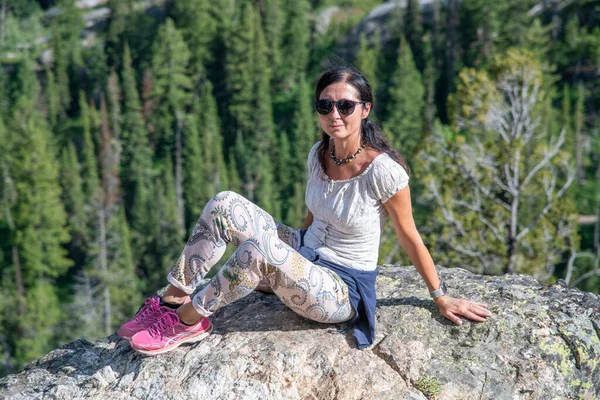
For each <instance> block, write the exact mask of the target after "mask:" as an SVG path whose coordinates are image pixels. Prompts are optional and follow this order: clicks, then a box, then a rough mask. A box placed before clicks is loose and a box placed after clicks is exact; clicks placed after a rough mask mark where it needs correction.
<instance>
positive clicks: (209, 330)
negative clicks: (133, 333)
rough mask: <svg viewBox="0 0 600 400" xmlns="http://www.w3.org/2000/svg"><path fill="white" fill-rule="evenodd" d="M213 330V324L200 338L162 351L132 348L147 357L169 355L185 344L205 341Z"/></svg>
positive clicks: (195, 337)
mask: <svg viewBox="0 0 600 400" xmlns="http://www.w3.org/2000/svg"><path fill="white" fill-rule="evenodd" d="M212 329H213V327H212V324H211V326H210V328H209V329H208V330H206V331H204V332H202V333H201V334H199V335H198V336H194V337H191V338H188V339H185V340H182V341H180V342H176V343H173V344H171V345H169V346H165V347H163V348H162V349H157V350H142V349H136V348H133V346H132V348H133V350H135V351H136V352H138V353H140V354H143V355H146V356H155V355H157V354H162V353H167V352H169V351H171V350H175V349H176V348H178V347H179V346H181V345H182V344H184V343H195V342H200V341H201V340H202V339H204V338H205V337H207V336H208V335H210V333H211V332H212ZM130 344H131V342H130Z"/></svg>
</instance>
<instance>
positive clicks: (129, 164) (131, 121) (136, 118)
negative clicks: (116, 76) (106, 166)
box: [121, 43, 152, 229]
mask: <svg viewBox="0 0 600 400" xmlns="http://www.w3.org/2000/svg"><path fill="white" fill-rule="evenodd" d="M122 65H123V71H122V72H121V80H122V86H123V123H122V129H123V130H122V133H121V143H122V148H123V156H122V158H121V179H122V181H123V186H124V188H125V189H126V191H125V193H124V195H125V204H126V206H127V208H129V207H131V206H132V204H133V196H134V194H135V193H137V192H138V186H140V188H139V190H141V191H143V190H147V187H148V183H149V180H150V177H151V169H152V149H151V148H150V144H149V142H148V133H147V131H146V128H145V126H144V120H143V117H142V106H141V103H140V99H139V95H138V91H137V88H136V80H135V75H134V71H133V68H132V66H131V52H130V50H129V45H128V44H127V43H125V46H124V51H123V60H122ZM147 197H148V196H143V198H147ZM138 205H139V204H138ZM137 228H138V227H137V226H135V225H134V229H137Z"/></svg>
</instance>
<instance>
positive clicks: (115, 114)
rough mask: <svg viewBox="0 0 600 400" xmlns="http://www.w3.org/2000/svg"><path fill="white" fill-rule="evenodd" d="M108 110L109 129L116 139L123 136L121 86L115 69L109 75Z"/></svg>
mask: <svg viewBox="0 0 600 400" xmlns="http://www.w3.org/2000/svg"><path fill="white" fill-rule="evenodd" d="M106 89H107V90H106V100H107V110H108V113H109V116H108V118H109V120H108V123H109V129H110V131H111V135H112V137H114V138H115V139H116V140H120V138H121V129H122V127H121V124H122V118H121V87H120V86H119V79H118V78H117V73H116V72H115V71H114V70H113V71H112V72H111V73H110V75H109V76H108V85H107V87H106Z"/></svg>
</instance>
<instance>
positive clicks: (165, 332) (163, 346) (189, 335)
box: [129, 311, 212, 356]
mask: <svg viewBox="0 0 600 400" xmlns="http://www.w3.org/2000/svg"><path fill="white" fill-rule="evenodd" d="M211 331H212V323H211V322H210V319H208V318H205V317H204V318H200V320H199V321H198V322H196V323H195V324H194V325H191V326H188V325H184V324H182V323H181V322H180V321H179V316H178V315H177V313H176V312H174V311H167V312H165V313H164V314H163V315H162V316H161V317H160V319H159V320H158V321H157V322H156V323H155V324H153V325H152V326H151V327H149V328H148V329H146V330H143V331H141V332H138V333H136V334H135V335H133V337H132V338H131V340H130V341H129V344H131V347H132V348H133V349H134V350H135V351H137V352H138V353H142V354H145V355H148V356H153V355H156V354H161V353H166V352H167V351H171V350H173V349H176V348H177V347H179V345H181V344H183V343H192V342H199V341H201V340H202V339H204V338H205V337H206V336H208V335H209V334H210V332H211Z"/></svg>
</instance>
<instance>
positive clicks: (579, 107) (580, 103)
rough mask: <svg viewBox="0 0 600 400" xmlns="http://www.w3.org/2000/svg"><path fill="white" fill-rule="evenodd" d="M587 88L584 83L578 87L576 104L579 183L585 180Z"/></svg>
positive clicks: (576, 159) (575, 126)
mask: <svg viewBox="0 0 600 400" xmlns="http://www.w3.org/2000/svg"><path fill="white" fill-rule="evenodd" d="M584 107H585V88H584V86H583V83H581V82H580V83H579V84H578V85H577V101H576V103H575V114H574V118H575V121H574V127H573V128H574V130H575V168H576V170H577V178H578V180H579V182H580V183H581V182H583V180H584V179H585V170H584V168H583V143H582V141H583V140H582V138H583V130H584V124H585V109H584Z"/></svg>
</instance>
